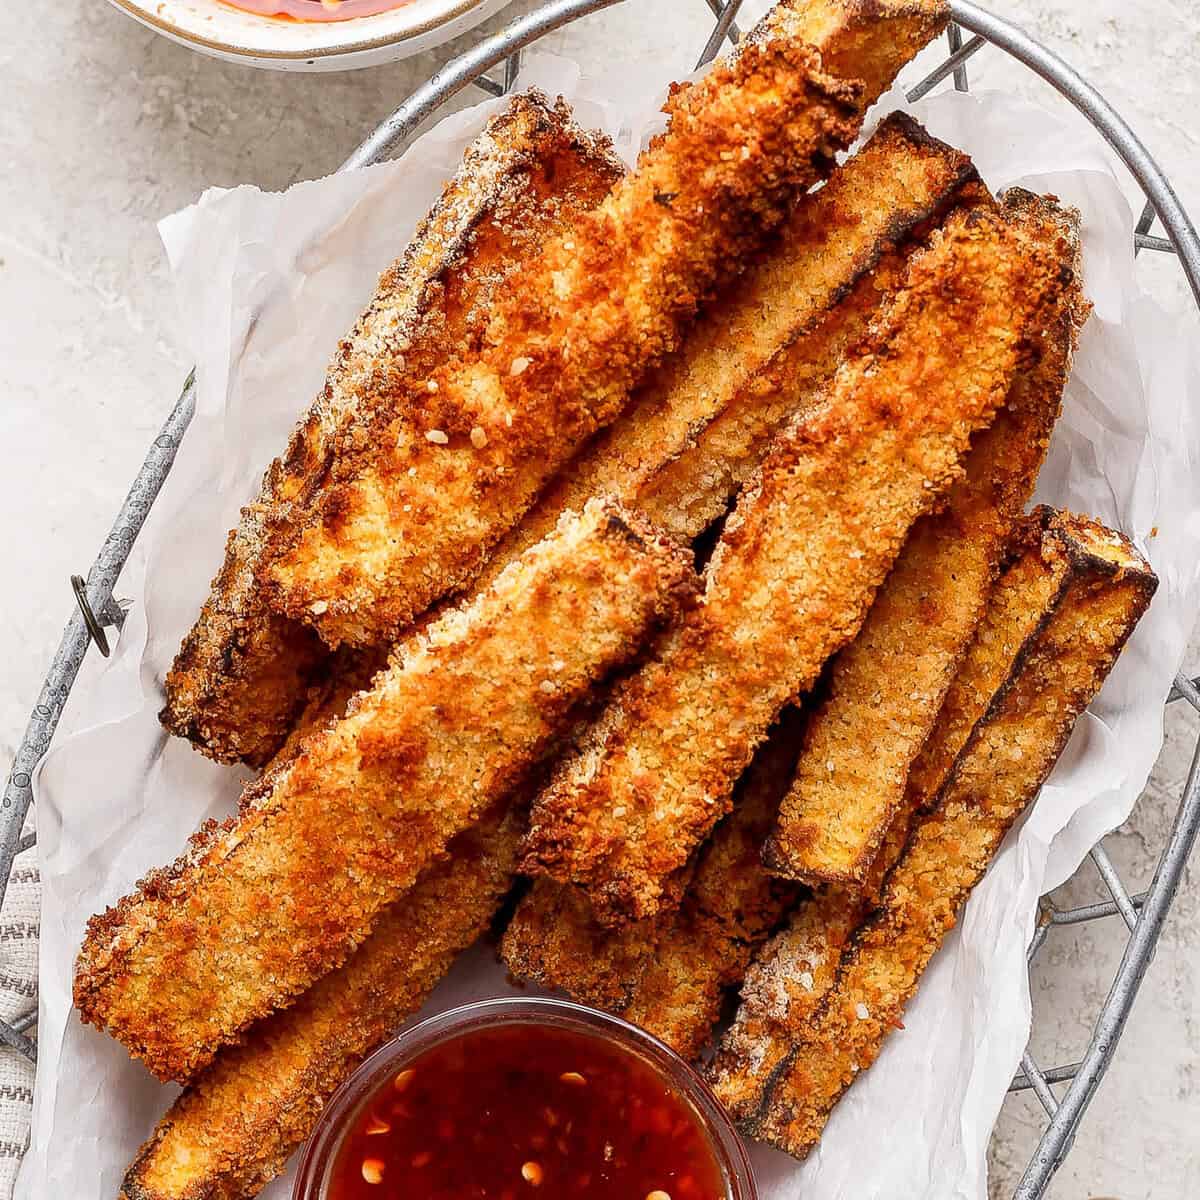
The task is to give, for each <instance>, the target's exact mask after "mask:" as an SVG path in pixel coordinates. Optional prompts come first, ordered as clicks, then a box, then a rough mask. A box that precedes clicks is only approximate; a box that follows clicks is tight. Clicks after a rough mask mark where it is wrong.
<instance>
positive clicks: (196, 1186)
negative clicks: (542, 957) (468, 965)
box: [121, 812, 522, 1200]
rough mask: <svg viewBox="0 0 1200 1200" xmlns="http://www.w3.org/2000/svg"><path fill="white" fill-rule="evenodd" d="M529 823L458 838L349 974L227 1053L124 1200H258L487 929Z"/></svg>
mask: <svg viewBox="0 0 1200 1200" xmlns="http://www.w3.org/2000/svg"><path fill="white" fill-rule="evenodd" d="M521 820H522V819H521V817H520V816H519V815H518V814H517V813H515V812H510V813H508V814H507V816H501V815H500V814H499V813H497V814H495V815H492V816H489V817H486V818H484V820H483V821H481V822H480V824H479V826H477V827H476V828H475V829H473V830H471V831H469V832H467V833H464V834H462V835H461V836H460V837H459V838H458V839H457V841H456V842H455V844H454V846H453V847H452V852H451V855H450V857H449V860H448V861H446V862H444V863H442V864H440V865H438V866H435V867H433V868H431V869H430V870H429V871H428V872H426V874H425V875H424V876H422V878H421V879H420V881H418V883H417V885H416V886H415V887H414V888H413V890H412V891H411V892H410V893H408V894H407V895H406V896H404V897H403V898H402V899H401V900H400V901H398V902H397V903H396V905H394V906H393V907H392V908H391V909H389V910H387V911H386V912H385V913H384V914H383V916H382V917H381V918H380V920H379V923H378V924H377V925H376V927H375V930H374V931H373V933H372V934H371V936H370V937H369V938H368V939H367V941H366V942H364V943H363V944H362V946H361V947H359V949H358V950H357V951H356V952H355V954H354V956H353V957H352V958H351V959H350V960H349V961H348V962H347V963H346V964H345V965H344V966H343V967H341V968H340V969H339V970H337V971H335V972H334V973H333V974H331V975H328V976H326V977H325V978H324V979H322V980H320V981H319V982H318V983H316V984H314V986H313V988H312V989H311V990H310V991H309V992H308V993H306V994H305V995H304V996H302V997H301V998H300V1000H299V1001H298V1002H297V1003H296V1005H295V1006H294V1007H292V1008H289V1009H286V1010H284V1011H282V1012H279V1013H276V1014H275V1015H273V1016H271V1017H268V1018H266V1019H265V1020H264V1021H262V1022H261V1023H259V1024H258V1025H256V1026H254V1027H253V1028H251V1030H250V1031H249V1033H248V1035H247V1037H246V1040H245V1041H244V1042H243V1043H242V1044H241V1045H238V1046H234V1047H231V1048H229V1049H227V1050H225V1051H223V1052H222V1053H221V1054H220V1055H219V1056H218V1057H217V1058H216V1060H215V1061H214V1062H213V1063H212V1064H211V1065H210V1066H209V1067H208V1068H206V1070H205V1071H204V1072H203V1073H202V1074H200V1075H199V1076H198V1077H197V1078H196V1079H195V1080H194V1081H193V1082H192V1083H191V1084H189V1085H188V1087H187V1088H186V1089H185V1090H184V1092H183V1093H182V1094H181V1095H180V1096H179V1097H178V1098H177V1099H176V1101H175V1103H174V1104H173V1105H172V1106H171V1108H170V1110H169V1111H168V1112H167V1113H166V1115H165V1116H164V1117H163V1118H162V1120H161V1121H159V1123H158V1125H157V1127H156V1128H155V1130H154V1133H153V1134H152V1135H151V1137H150V1138H149V1140H148V1141H147V1142H146V1143H145V1144H144V1145H143V1146H142V1148H141V1150H140V1151H139V1152H138V1155H137V1157H136V1158H135V1160H134V1162H133V1164H132V1165H131V1166H130V1168H129V1171H128V1172H127V1174H126V1176H125V1180H124V1184H123V1186H122V1190H121V1197H122V1200H198V1198H199V1197H215V1196H224V1197H237V1196H250V1195H255V1194H257V1192H258V1190H259V1189H260V1188H262V1187H264V1186H265V1185H266V1184H267V1182H269V1181H270V1180H271V1179H272V1178H274V1177H275V1176H276V1175H278V1174H279V1173H280V1172H281V1171H282V1170H283V1168H284V1165H285V1162H286V1160H287V1158H288V1156H289V1155H290V1154H291V1152H292V1151H293V1150H294V1149H295V1148H296V1147H297V1146H299V1145H300V1143H301V1142H303V1141H304V1139H305V1138H307V1137H308V1136H309V1134H310V1133H311V1132H312V1129H313V1126H314V1125H315V1124H316V1121H317V1118H318V1117H319V1115H320V1112H321V1110H322V1108H324V1106H325V1104H326V1103H327V1102H328V1100H329V1097H330V1096H331V1095H332V1093H333V1092H334V1091H335V1090H336V1088H337V1087H338V1086H339V1085H340V1084H341V1083H342V1082H343V1081H344V1080H345V1078H346V1077H347V1076H348V1075H349V1074H350V1073H351V1071H353V1070H354V1068H355V1067H356V1066H357V1065H358V1063H359V1062H361V1061H362V1060H363V1059H364V1058H366V1057H367V1055H368V1054H369V1053H370V1052H371V1051H372V1049H374V1047H375V1046H376V1045H377V1044H379V1043H380V1042H381V1041H383V1040H384V1039H386V1038H387V1037H388V1036H390V1033H391V1031H392V1030H393V1029H394V1028H395V1027H396V1026H397V1025H398V1024H399V1023H400V1022H401V1021H402V1020H404V1018H405V1017H407V1016H409V1015H410V1014H411V1013H412V1012H415V1011H416V1009H417V1008H418V1007H420V1005H421V1004H422V1003H423V1002H424V1000H425V998H426V997H427V996H428V994H429V992H430V991H431V990H432V989H433V987H434V986H435V985H436V983H437V982H438V980H439V979H440V978H441V977H442V976H443V975H444V974H445V973H446V971H447V969H448V968H449V966H450V964H451V962H452V960H453V958H454V956H455V955H456V954H457V953H458V952H459V951H461V950H463V949H465V948H466V946H468V945H470V943H472V942H473V941H474V940H475V939H476V938H477V937H478V936H479V935H480V933H482V932H483V931H484V930H485V929H486V927H487V925H488V923H489V921H490V920H491V918H492V915H493V913H494V912H495V911H496V909H497V908H498V907H499V906H500V905H501V903H502V902H503V899H504V896H505V894H506V893H507V892H508V890H509V887H510V885H511V882H512V879H513V877H514V870H515V866H516V849H517V844H518V841H519V838H520V826H521Z"/></svg>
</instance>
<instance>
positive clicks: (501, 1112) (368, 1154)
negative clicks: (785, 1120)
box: [327, 1024, 728, 1200]
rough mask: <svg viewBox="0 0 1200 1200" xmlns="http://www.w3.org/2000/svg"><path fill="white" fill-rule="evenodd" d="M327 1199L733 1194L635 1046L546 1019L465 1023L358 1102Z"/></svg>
mask: <svg viewBox="0 0 1200 1200" xmlns="http://www.w3.org/2000/svg"><path fill="white" fill-rule="evenodd" d="M327 1194H328V1197H329V1200H399V1198H400V1197H404V1200H467V1198H468V1197H481V1198H482V1197H491V1198H494V1200H539V1198H540V1197H546V1198H547V1200H548V1198H549V1197H556V1198H557V1197H564V1196H569V1197H571V1198H572V1200H724V1198H725V1197H726V1195H727V1194H728V1193H727V1190H726V1186H725V1183H724V1181H723V1178H722V1172H721V1168H720V1166H719V1164H718V1161H717V1159H716V1158H715V1156H714V1154H713V1150H712V1147H711V1143H710V1141H709V1138H708V1134H707V1133H706V1131H705V1130H704V1128H703V1126H702V1125H701V1124H700V1123H699V1119H698V1118H697V1116H696V1114H695V1113H694V1112H693V1111H692V1109H691V1107H690V1106H689V1105H688V1104H687V1102H686V1101H685V1100H683V1099H681V1098H680V1097H678V1096H677V1095H676V1094H675V1093H674V1092H673V1091H671V1090H670V1088H669V1086H668V1085H667V1083H666V1081H665V1080H664V1079H663V1078H662V1077H661V1076H660V1075H659V1073H658V1072H657V1071H656V1070H655V1069H654V1068H653V1067H651V1066H649V1065H648V1064H647V1063H644V1062H643V1061H642V1060H641V1059H640V1058H638V1057H636V1056H635V1055H634V1054H633V1053H632V1052H630V1051H627V1050H623V1049H621V1048H620V1047H618V1046H614V1045H612V1044H611V1043H608V1042H605V1041H601V1040H600V1039H598V1038H593V1037H588V1036H586V1035H581V1034H578V1033H574V1032H570V1031H567V1030H562V1029H552V1028H546V1027H545V1026H542V1025H535V1024H507V1025H499V1026H497V1027H495V1028H492V1029H481V1030H474V1031H468V1032H467V1033H465V1034H463V1035H462V1036H461V1037H458V1038H454V1039H451V1040H449V1041H447V1042H443V1043H442V1044H441V1045H437V1046H434V1047H432V1048H431V1049H429V1050H427V1051H426V1052H425V1053H424V1054H422V1055H419V1056H418V1057H417V1058H415V1059H413V1060H412V1062H411V1063H409V1065H408V1066H407V1067H404V1068H402V1069H401V1070H400V1071H399V1072H398V1073H397V1074H396V1075H395V1076H394V1077H393V1078H391V1079H389V1080H388V1081H387V1082H386V1083H384V1084H383V1085H381V1086H380V1088H379V1089H378V1090H377V1091H376V1092H375V1093H374V1094H373V1095H372V1096H371V1097H370V1098H369V1100H368V1101H367V1102H366V1103H365V1104H364V1105H363V1106H362V1108H360V1109H359V1111H358V1113H357V1115H356V1117H355V1120H354V1124H353V1125H352V1127H351V1128H350V1130H349V1132H348V1133H347V1135H346V1138H345V1140H344V1141H343V1143H342V1145H341V1146H340V1148H339V1149H338V1152H337V1156H336V1159H335V1161H334V1164H333V1169H332V1171H331V1173H330V1176H329V1190H328V1193H327Z"/></svg>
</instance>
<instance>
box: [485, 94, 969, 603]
mask: <svg viewBox="0 0 1200 1200" xmlns="http://www.w3.org/2000/svg"><path fill="white" fill-rule="evenodd" d="M981 190H982V189H981V185H980V184H979V182H978V179H977V177H976V174H975V169H974V167H973V166H972V165H971V162H970V160H969V159H968V158H967V157H966V156H965V155H964V154H961V153H960V152H959V151H957V150H953V149H951V148H950V147H949V146H946V145H945V144H944V143H942V142H939V141H937V140H936V139H935V138H932V137H930V136H929V134H928V133H926V132H925V130H924V129H922V128H921V127H920V126H919V125H918V124H917V123H916V122H915V121H913V120H912V119H911V118H909V117H907V116H905V115H903V114H900V113H894V114H893V115H892V116H890V117H889V118H888V119H887V120H886V121H884V122H883V124H882V125H881V126H880V127H879V129H878V130H877V131H876V132H875V134H874V135H873V136H872V137H871V139H870V140H869V141H868V142H867V144H866V145H865V146H864V147H863V149H862V150H860V151H859V152H858V153H857V154H856V155H854V157H852V158H851V159H849V160H848V161H847V162H846V163H845V165H844V166H842V167H841V168H840V169H839V170H837V171H835V172H834V174H833V176H832V178H831V179H830V180H829V182H828V183H827V184H826V185H825V186H824V187H823V188H821V189H820V190H818V191H816V192H813V193H810V194H809V195H806V196H802V197H801V198H800V199H799V200H798V201H797V203H796V207H795V209H794V210H793V212H792V214H791V216H790V217H789V218H788V220H787V221H786V222H785V224H784V226H783V228H782V229H781V230H780V231H779V234H778V235H777V237H776V238H775V239H774V240H773V241H772V243H771V244H770V245H769V246H768V247H767V248H766V250H765V251H764V252H763V253H762V254H761V255H760V257H759V258H758V259H757V261H756V262H755V263H754V264H753V265H752V266H751V267H749V268H748V269H747V271H746V273H745V274H744V275H743V276H741V278H740V279H738V280H737V281H736V282H735V283H734V284H733V285H732V286H731V287H729V288H727V289H725V290H724V291H723V292H721V293H720V294H719V295H718V296H717V297H716V299H715V300H714V301H713V303H712V304H710V305H708V306H707V307H706V308H705V309H704V310H703V312H702V313H701V314H700V316H699V318H698V319H697V321H696V323H695V324H694V325H693V326H692V327H691V329H690V330H689V331H688V333H687V335H686V337H685V339H684V342H683V345H682V346H681V347H680V349H679V351H678V352H677V353H676V354H674V355H673V356H671V357H670V358H668V359H667V360H666V362H665V363H663V365H662V366H661V367H660V368H659V369H658V370H656V371H654V372H652V373H651V375H650V377H649V378H648V379H647V380H646V382H645V383H644V384H643V385H642V386H641V387H640V388H639V389H638V391H637V392H636V394H635V395H634V398H633V400H632V401H631V402H630V404H629V407H628V408H627V409H625V411H624V412H623V413H622V414H621V415H620V416H619V417H618V418H617V419H616V420H615V421H614V422H613V423H612V424H611V425H610V426H609V427H608V428H607V429H605V430H602V431H601V432H600V433H598V434H596V436H595V437H593V438H592V439H591V441H590V442H589V443H588V444H587V445H586V446H585V447H584V448H583V449H582V450H581V451H580V452H579V453H578V454H577V455H576V456H575V458H574V459H572V460H571V462H569V463H568V464H567V465H566V467H564V468H563V470H562V471H561V472H560V473H559V474H558V475H557V476H556V477H555V479H554V480H553V481H551V483H550V484H549V485H548V486H547V488H546V489H545V491H544V492H543V493H542V495H541V496H540V497H539V498H538V502H537V504H535V505H534V507H533V508H532V509H530V511H529V512H528V513H526V515H525V517H524V519H523V520H522V521H521V522H520V524H518V525H517V526H516V527H515V528H514V529H513V530H512V531H511V532H510V533H509V534H508V536H507V537H506V538H505V539H504V540H503V541H502V542H501V543H500V545H499V546H498V547H497V549H496V552H495V553H494V554H493V556H492V558H491V560H490V561H489V562H488V565H487V567H486V568H485V569H484V571H483V574H482V575H481V576H480V580H479V582H480V583H485V582H486V581H487V580H488V579H489V578H490V577H492V576H493V575H494V574H496V573H498V572H499V571H500V570H502V569H503V567H504V564H505V563H506V562H507V561H508V560H509V559H510V558H511V557H512V556H514V555H516V554H519V553H520V552H521V551H522V550H523V549H525V548H526V547H527V546H529V545H532V544H533V543H534V542H536V541H538V540H539V539H540V538H542V537H544V536H545V534H546V532H547V531H548V530H550V529H552V528H553V527H554V522H555V521H556V520H557V519H558V515H559V513H561V512H562V511H563V510H564V509H568V508H578V507H580V506H581V505H582V504H583V503H584V502H586V501H587V499H588V498H589V497H591V496H594V495H600V494H611V495H614V496H616V497H618V498H619V499H620V500H622V501H623V502H624V503H626V504H628V505H630V506H631V507H634V508H638V509H640V510H641V511H642V512H644V513H646V515H647V516H649V517H650V518H651V520H653V521H654V522H655V523H656V524H658V525H659V526H661V528H663V529H664V530H666V531H667V532H668V533H672V534H674V535H675V536H676V537H678V538H679V539H681V540H685V541H691V540H693V539H694V538H696V537H698V536H699V535H700V534H701V533H702V532H703V531H704V530H705V528H707V526H708V525H709V524H711V522H712V521H713V520H715V519H716V518H717V517H718V516H720V515H722V514H723V513H724V512H725V510H726V508H727V507H728V504H729V501H730V500H731V499H732V498H733V496H734V495H736V493H737V491H738V489H739V488H740V486H741V485H742V484H743V483H744V482H745V480H746V478H747V476H748V475H749V474H750V472H751V471H752V470H753V468H754V467H756V466H757V465H758V463H759V462H760V461H761V460H762V457H763V454H764V453H765V452H766V448H767V445H768V444H769V442H770V439H771V437H772V435H773V434H774V433H775V432H776V431H777V430H778V428H779V427H780V426H781V425H782V424H783V423H784V421H785V420H786V419H787V418H788V417H789V416H790V415H791V414H792V413H793V412H794V411H796V410H797V409H798V408H800V407H803V405H804V404H805V403H806V402H808V401H809V400H810V399H811V397H812V396H813V395H814V394H816V393H817V391H818V389H819V388H820V387H821V386H822V385H823V384H824V383H826V382H827V381H828V379H829V377H830V376H831V375H832V374H833V372H834V371H835V370H836V369H837V366H838V364H839V363H840V362H841V360H842V358H843V357H844V356H845V353H846V351H847V349H848V348H849V346H850V345H852V344H853V343H854V342H855V341H857V340H858V339H859V338H861V337H862V336H863V334H864V333H865V332H866V330H867V327H868V324H869V322H870V319H871V317H872V316H873V315H874V313H875V311H876V310H877V308H878V307H879V305H880V304H881V303H882V301H883V299H884V297H885V296H887V295H888V294H889V293H890V292H891V291H892V290H893V288H894V287H895V285H896V282H897V280H898V278H899V275H900V272H901V271H902V269H903V264H904V262H905V261H906V259H907V257H908V255H909V254H911V253H912V252H913V250H914V249H915V247H916V246H918V245H919V244H920V243H921V242H922V241H923V240H924V238H925V237H926V236H927V235H928V232H929V231H930V229H931V228H932V227H934V226H936V225H937V224H939V223H940V221H941V219H942V218H943V217H944V215H945V214H946V213H947V212H948V211H949V210H950V209H951V208H952V207H954V206H956V205H958V204H960V203H962V202H963V201H964V199H965V198H966V197H968V196H972V197H974V196H975V195H976V194H977V193H978V192H979V191H981Z"/></svg>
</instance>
